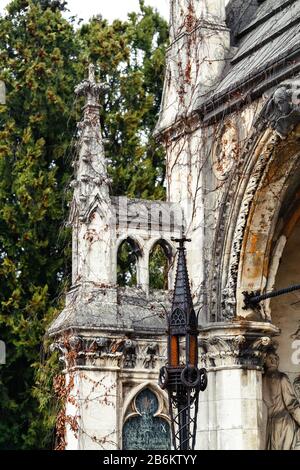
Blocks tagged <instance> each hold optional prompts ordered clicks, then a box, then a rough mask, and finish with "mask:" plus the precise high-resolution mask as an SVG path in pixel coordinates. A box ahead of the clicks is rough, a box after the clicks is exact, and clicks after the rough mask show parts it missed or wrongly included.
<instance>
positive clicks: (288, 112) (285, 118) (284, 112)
mask: <svg viewBox="0 0 300 470" xmlns="http://www.w3.org/2000/svg"><path fill="white" fill-rule="evenodd" d="M293 85H294V84H293V83H287V84H286V85H285V86H280V87H279V88H277V90H275V92H274V93H273V96H272V97H271V98H270V99H269V100H268V101H267V103H266V104H265V105H264V107H263V109H262V111H261V113H260V115H259V117H258V119H257V121H256V123H255V127H256V128H257V129H263V128H264V127H267V126H271V127H272V129H274V130H275V131H276V132H277V134H278V135H279V136H280V137H281V138H282V139H284V138H285V137H287V135H288V134H289V132H291V131H292V130H293V128H294V127H295V126H296V125H297V124H299V123H300V107H299V103H298V101H299V98H298V96H297V93H295V86H293ZM294 97H295V98H296V99H294Z"/></svg>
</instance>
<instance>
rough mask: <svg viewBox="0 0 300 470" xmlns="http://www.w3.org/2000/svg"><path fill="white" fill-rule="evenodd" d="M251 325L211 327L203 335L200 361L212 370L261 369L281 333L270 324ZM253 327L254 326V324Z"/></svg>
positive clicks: (249, 323)
mask: <svg viewBox="0 0 300 470" xmlns="http://www.w3.org/2000/svg"><path fill="white" fill-rule="evenodd" d="M245 323H248V326H247V328H245V326H243V325H242V324H240V325H238V324H237V325H234V324H232V326H229V328H228V327H223V328H222V327H221V326H219V327H210V328H209V327H208V328H206V329H204V331H203V332H202V333H201V336H202V338H201V339H200V345H201V347H200V349H201V352H200V359H201V361H202V362H203V363H204V364H205V365H206V367H207V368H208V370H209V369H214V368H223V367H224V368H228V367H229V368H230V367H237V366H238V367H241V368H258V369H260V368H262V367H263V363H264V360H265V357H266V354H267V352H268V351H269V350H270V348H272V345H273V336H274V335H276V334H278V329H277V328H276V327H274V326H273V325H271V324H261V326H259V325H260V324H259V323H258V322H257V323H254V322H245ZM251 323H253V324H251Z"/></svg>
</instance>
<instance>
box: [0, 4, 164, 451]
mask: <svg viewBox="0 0 300 470" xmlns="http://www.w3.org/2000/svg"><path fill="white" fill-rule="evenodd" d="M64 3H65V2H63V1H54V0H43V1H40V0H39V1H38V0H13V1H11V3H10V5H9V7H8V13H7V14H6V15H5V16H3V17H0V80H4V81H5V83H6V87H7V104H6V105H3V106H0V338H1V339H2V340H4V341H5V342H6V345H7V364H6V365H5V366H0V367H1V369H0V373H1V375H0V403H1V405H0V448H5V449H8V448H9V449H30V448H35V449H37V448H50V447H51V446H52V444H53V431H54V427H55V425H54V423H55V414H56V412H57V410H56V405H55V400H53V392H52V380H53V377H54V376H55V375H56V374H57V373H58V361H57V358H56V357H55V355H54V356H53V355H49V353H47V354H46V355H45V357H44V353H43V351H44V350H47V344H46V343H45V342H44V340H43V338H44V334H45V331H46V330H47V327H48V325H49V324H50V322H51V321H52V320H53V318H54V317H55V316H56V315H57V313H58V312H59V311H60V310H61V308H62V306H63V304H62V302H63V297H64V293H65V291H66V289H67V288H68V284H69V274H70V233H69V231H68V230H66V229H65V228H64V221H65V219H66V216H67V199H68V194H66V188H67V186H68V182H69V180H70V177H71V173H72V168H71V164H70V163H71V162H70V160H71V158H70V155H71V149H70V144H71V142H72V138H73V136H74V133H75V129H76V121H78V120H79V116H80V115H79V112H80V106H79V104H78V105H77V106H74V93H73V90H74V87H75V85H76V84H77V83H79V82H80V81H81V80H82V79H83V77H84V76H85V75H86V69H87V64H88V63H89V62H90V61H92V62H94V63H95V65H96V66H97V71H98V75H99V76H100V78H101V79H102V81H104V82H106V83H108V85H109V87H108V90H109V91H108V92H107V93H106V94H105V96H104V97H103V101H102V110H101V122H102V127H103V132H104V136H105V137H106V138H108V139H109V141H110V142H109V144H108V145H107V149H106V150H107V158H108V161H109V164H110V172H111V175H112V178H113V187H112V191H113V193H114V194H117V195H118V194H125V195H128V196H134V197H143V198H163V197H164V188H163V181H164V158H163V153H162V150H161V149H160V148H159V147H157V144H156V143H155V142H154V140H153V138H152V137H151V132H152V130H153V127H154V125H155V122H156V119H157V113H158V110H159V103H160V98H161V89H162V80H163V68H164V52H165V46H166V41H167V25H166V23H165V22H164V21H163V20H162V19H161V18H160V16H159V15H158V14H157V13H156V12H154V11H153V10H152V9H151V8H148V7H145V6H144V3H143V2H142V1H141V13H140V14H139V15H137V14H131V15H130V17H129V18H128V21H127V22H120V21H115V22H114V23H113V24H108V23H107V21H105V20H103V19H102V18H101V17H96V18H94V19H93V20H91V21H90V22H89V23H88V24H86V25H83V26H81V27H80V28H76V27H75V25H74V23H73V20H72V19H71V20H69V21H68V20H66V19H65V18H64V17H63V16H62V12H63V11H64V10H65V8H66V7H65V5H64ZM44 343H45V344H44ZM41 352H42V353H41Z"/></svg>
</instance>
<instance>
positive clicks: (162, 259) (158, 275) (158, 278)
mask: <svg viewBox="0 0 300 470" xmlns="http://www.w3.org/2000/svg"><path fill="white" fill-rule="evenodd" d="M168 273H169V260H168V257H167V256H166V254H165V251H164V249H163V247H162V246H161V245H160V244H159V243H158V244H156V245H155V246H154V248H153V250H152V252H151V253H150V257H149V285H150V288H151V289H162V290H167V289H168Z"/></svg>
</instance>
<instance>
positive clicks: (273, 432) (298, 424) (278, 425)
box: [263, 350, 300, 450]
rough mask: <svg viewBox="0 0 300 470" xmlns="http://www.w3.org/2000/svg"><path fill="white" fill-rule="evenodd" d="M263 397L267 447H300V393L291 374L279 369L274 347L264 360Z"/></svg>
mask: <svg viewBox="0 0 300 470" xmlns="http://www.w3.org/2000/svg"><path fill="white" fill-rule="evenodd" d="M297 390H299V389H298V388H297ZM263 400H264V403H265V405H266V408H267V411H268V416H267V425H266V450H296V449H297V450H300V440H299V438H300V432H299V430H300V402H299V397H297V395H296V391H295V389H294V387H293V385H292V384H291V382H290V379H289V378H288V376H287V375H286V374H284V373H283V372H280V370H279V356H278V354H277V353H276V352H275V350H273V351H270V352H269V354H268V355H267V357H266V360H265V374H264V376H263Z"/></svg>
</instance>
